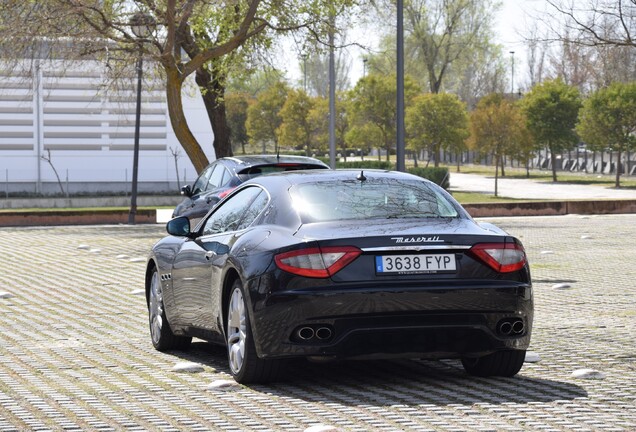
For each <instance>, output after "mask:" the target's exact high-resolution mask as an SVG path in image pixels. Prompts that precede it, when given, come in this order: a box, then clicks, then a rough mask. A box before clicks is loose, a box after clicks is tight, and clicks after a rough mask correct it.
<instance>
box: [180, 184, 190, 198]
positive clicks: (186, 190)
mask: <svg viewBox="0 0 636 432" xmlns="http://www.w3.org/2000/svg"><path fill="white" fill-rule="evenodd" d="M181 195H184V196H187V197H188V198H190V197H191V196H192V188H191V187H190V185H185V186H183V187H182V188H181Z"/></svg>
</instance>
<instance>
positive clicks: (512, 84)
mask: <svg viewBox="0 0 636 432" xmlns="http://www.w3.org/2000/svg"><path fill="white" fill-rule="evenodd" d="M510 57H511V58H512V70H511V73H510V96H511V97H512V96H514V94H515V52H514V51H510Z"/></svg>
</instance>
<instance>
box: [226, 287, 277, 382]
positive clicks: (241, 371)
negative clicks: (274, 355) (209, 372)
mask: <svg viewBox="0 0 636 432" xmlns="http://www.w3.org/2000/svg"><path fill="white" fill-rule="evenodd" d="M227 355H228V363H229V366H230V373H231V374H232V376H233V377H234V379H235V380H236V382H238V383H241V384H250V383H265V382H270V381H274V380H276V379H277V378H278V377H279V376H280V373H281V370H282V368H281V365H282V361H281V360H264V359H260V358H258V356H257V355H256V347H255V343H254V336H253V335H252V326H251V323H250V319H249V314H248V311H247V303H246V301H245V295H244V291H243V284H242V283H241V281H240V280H236V281H234V283H233V284H232V288H230V297H229V301H228V304H227Z"/></svg>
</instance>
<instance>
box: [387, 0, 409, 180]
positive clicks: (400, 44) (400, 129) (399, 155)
mask: <svg viewBox="0 0 636 432" xmlns="http://www.w3.org/2000/svg"><path fill="white" fill-rule="evenodd" d="M396 48H397V101H396V108H397V113H396V119H397V125H396V129H397V131H396V145H395V153H396V159H397V163H396V170H397V171H402V172H404V171H406V167H405V160H404V153H405V151H404V150H405V149H404V135H405V130H404V0H398V1H397V47H396ZM387 151H388V149H387Z"/></svg>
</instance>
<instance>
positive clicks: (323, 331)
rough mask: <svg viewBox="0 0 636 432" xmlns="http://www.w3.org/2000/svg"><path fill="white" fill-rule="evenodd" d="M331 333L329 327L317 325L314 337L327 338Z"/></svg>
mask: <svg viewBox="0 0 636 432" xmlns="http://www.w3.org/2000/svg"><path fill="white" fill-rule="evenodd" d="M331 335H332V331H331V329H330V328H329V327H319V328H318V330H316V337H317V338H318V339H320V340H325V339H329V338H330V337H331Z"/></svg>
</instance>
